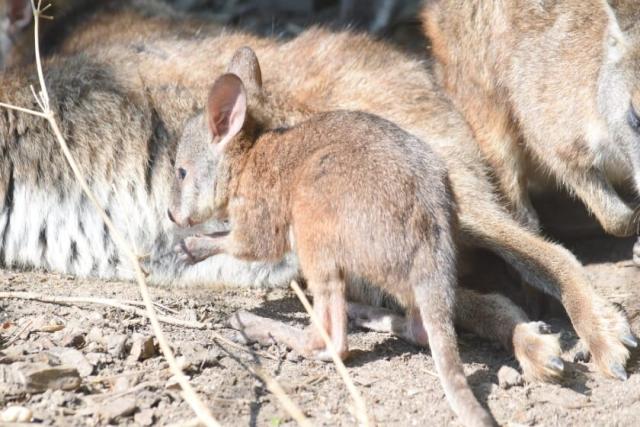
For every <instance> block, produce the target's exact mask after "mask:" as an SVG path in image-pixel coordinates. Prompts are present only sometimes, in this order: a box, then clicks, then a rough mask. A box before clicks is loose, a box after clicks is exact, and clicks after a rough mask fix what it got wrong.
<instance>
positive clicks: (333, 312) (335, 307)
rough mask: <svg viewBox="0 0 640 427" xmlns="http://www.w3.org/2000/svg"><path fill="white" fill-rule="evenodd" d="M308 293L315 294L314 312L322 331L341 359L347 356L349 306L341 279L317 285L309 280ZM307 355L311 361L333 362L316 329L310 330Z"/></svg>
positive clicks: (310, 328)
mask: <svg viewBox="0 0 640 427" xmlns="http://www.w3.org/2000/svg"><path fill="white" fill-rule="evenodd" d="M309 290H310V291H311V293H312V294H313V311H314V312H315V314H316V317H317V318H318V319H319V320H320V323H321V324H322V328H324V330H325V331H326V332H327V334H328V335H329V337H330V338H331V342H332V344H333V347H334V348H335V350H336V351H337V353H338V356H340V357H341V358H343V359H344V358H346V357H347V355H348V352H349V351H348V345H347V302H346V295H345V284H344V281H342V280H339V279H334V280H330V281H329V282H318V281H315V280H312V279H309ZM307 334H308V335H307V351H306V352H305V353H306V354H309V355H310V356H311V357H313V358H316V359H319V360H325V361H331V360H332V359H331V353H330V352H329V350H328V349H327V346H326V345H325V342H324V340H323V339H322V336H321V335H320V332H319V331H318V329H317V328H316V327H315V326H314V325H309V327H308V328H307Z"/></svg>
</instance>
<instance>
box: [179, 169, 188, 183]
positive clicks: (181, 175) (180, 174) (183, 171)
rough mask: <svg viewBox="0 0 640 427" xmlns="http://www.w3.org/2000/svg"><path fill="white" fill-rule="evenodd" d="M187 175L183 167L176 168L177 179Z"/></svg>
mask: <svg viewBox="0 0 640 427" xmlns="http://www.w3.org/2000/svg"><path fill="white" fill-rule="evenodd" d="M186 176H187V171H186V170H185V169H184V168H178V179H179V180H180V181H182V180H183V179H184V178H185V177H186Z"/></svg>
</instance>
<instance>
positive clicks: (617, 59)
mask: <svg viewBox="0 0 640 427" xmlns="http://www.w3.org/2000/svg"><path fill="white" fill-rule="evenodd" d="M612 3H613V8H611V7H610V6H609V5H608V4H607V2H606V1H604V0H589V1H581V0H580V1H578V0H568V1H558V0H553V1H545V2H537V1H528V0H508V1H503V2H490V1H486V2H482V1H459V0H444V1H429V2H427V6H426V8H425V10H424V14H423V18H424V28H425V31H426V33H427V35H428V36H429V37H430V39H431V40H432V42H433V54H434V56H435V58H436V59H437V62H438V75H439V78H440V80H441V82H442V85H443V87H444V89H445V90H446V92H447V93H448V94H450V95H451V98H452V99H453V101H454V103H455V105H456V107H458V108H459V109H460V111H461V112H462V113H463V114H464V116H465V118H466V120H467V122H468V123H469V125H470V126H471V128H472V130H473V132H474V136H475V138H476V141H477V143H478V146H479V148H480V150H481V151H482V154H483V156H484V158H485V160H486V161H487V162H488V164H489V165H490V166H491V170H492V173H493V174H494V175H495V178H496V180H497V182H498V185H499V187H500V189H501V192H502V193H503V195H504V196H505V200H506V201H508V203H509V206H510V208H511V210H512V211H513V212H514V213H515V215H516V217H517V218H518V219H519V220H520V221H521V222H522V223H523V224H525V225H527V226H529V227H530V228H532V229H537V227H538V220H537V215H536V213H535V211H534V210H533V208H532V206H531V203H530V201H529V196H528V184H529V182H530V181H531V179H532V176H535V174H534V172H536V171H540V172H542V173H543V174H549V175H550V176H551V177H552V178H553V179H555V181H556V182H558V183H560V184H561V185H564V186H565V187H566V188H567V189H568V190H569V191H570V192H572V193H574V194H575V195H576V196H578V197H579V198H580V199H581V200H582V201H583V202H584V203H585V204H586V206H587V207H588V208H589V209H590V210H591V211H592V212H593V214H594V215H595V216H596V218H597V219H598V221H599V222H600V224H602V226H603V227H604V229H605V230H606V231H607V232H608V233H611V234H614V235H616V236H628V235H632V234H634V233H635V232H636V231H637V230H636V225H635V224H634V223H633V222H634V221H635V215H634V210H633V209H632V207H630V206H628V205H627V204H626V203H625V201H624V200H623V199H622V198H621V197H620V196H619V195H618V194H617V193H616V190H615V187H616V186H619V185H622V184H623V185H628V186H630V187H631V188H632V189H633V190H634V191H635V192H636V193H637V192H638V191H640V178H639V177H640V173H639V172H640V130H639V129H632V127H631V126H630V125H629V120H628V115H629V114H630V113H631V107H630V106H631V105H634V106H637V108H640V105H638V103H637V99H638V96H639V95H638V93H640V73H639V71H638V70H639V69H640V66H639V65H640V62H639V58H640V43H638V41H639V40H640V39H639V38H638V31H637V29H636V28H635V27H637V26H636V25H635V24H636V23H637V19H635V22H634V19H633V17H634V16H635V17H636V18H637V9H638V2H637V1H633V0H621V1H615V2H612ZM616 12H617V15H616ZM634 14H635V15H634Z"/></svg>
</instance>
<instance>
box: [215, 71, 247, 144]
mask: <svg viewBox="0 0 640 427" xmlns="http://www.w3.org/2000/svg"><path fill="white" fill-rule="evenodd" d="M246 114H247V94H246V91H245V89H244V85H243V84H242V80H240V78H239V77H238V76H236V75H235V74H230V73H227V74H223V75H222V76H220V77H219V78H218V79H217V80H216V81H215V83H214V84H213V86H212V87H211V90H210V91H209V100H208V103H207V115H208V119H209V129H210V130H211V133H212V134H213V136H214V137H216V138H215V141H216V144H217V146H218V147H220V148H223V147H224V146H225V145H226V144H227V143H228V142H229V141H230V140H231V139H232V138H233V137H234V136H236V135H237V134H238V132H240V130H241V129H242V126H243V125H244V119H245V116H246Z"/></svg>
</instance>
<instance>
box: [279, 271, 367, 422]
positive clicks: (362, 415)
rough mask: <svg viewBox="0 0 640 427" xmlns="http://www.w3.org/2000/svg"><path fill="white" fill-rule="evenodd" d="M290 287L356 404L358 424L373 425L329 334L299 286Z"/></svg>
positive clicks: (292, 284) (292, 283)
mask: <svg viewBox="0 0 640 427" xmlns="http://www.w3.org/2000/svg"><path fill="white" fill-rule="evenodd" d="M291 287H292V288H293V290H294V292H295V293H296V295H297V296H298V299H299V300H300V302H301V303H302V305H303V306H304V309H305V310H307V313H309V317H310V318H311V323H312V324H313V326H314V327H315V328H317V329H318V332H320V336H321V337H322V340H323V341H324V343H325V345H326V346H327V350H329V354H331V359H333V363H335V365H336V370H337V371H338V374H339V375H340V377H341V378H342V381H344V383H345V385H346V386H347V390H348V391H349V394H351V397H352V398H353V401H354V402H355V404H356V416H357V418H358V420H359V421H360V424H362V425H363V426H370V425H371V424H373V423H372V420H371V419H370V418H369V415H368V414H367V405H366V404H365V401H364V399H363V397H362V395H361V394H360V392H359V391H358V389H357V388H356V385H355V384H354V383H353V380H352V379H351V376H350V375H349V371H347V367H346V366H344V363H343V362H342V359H341V358H340V356H338V352H337V351H336V348H335V347H334V345H333V342H332V341H331V338H330V337H329V334H327V331H325V330H324V328H323V327H322V324H321V323H320V319H318V316H316V313H315V312H314V311H313V308H312V307H311V304H310V303H309V300H308V299H307V297H306V295H305V294H304V292H302V289H300V286H299V285H298V284H297V283H296V282H295V281H293V282H291Z"/></svg>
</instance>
